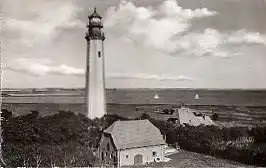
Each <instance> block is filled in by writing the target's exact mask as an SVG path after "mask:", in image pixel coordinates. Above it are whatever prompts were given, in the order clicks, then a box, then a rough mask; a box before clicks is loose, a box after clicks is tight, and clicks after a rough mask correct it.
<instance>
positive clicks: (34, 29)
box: [1, 0, 266, 89]
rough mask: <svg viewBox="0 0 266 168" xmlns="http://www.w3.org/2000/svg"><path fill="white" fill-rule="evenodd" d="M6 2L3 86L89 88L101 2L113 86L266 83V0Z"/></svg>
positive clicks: (265, 85) (108, 72)
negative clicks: (92, 29)
mask: <svg viewBox="0 0 266 168" xmlns="http://www.w3.org/2000/svg"><path fill="white" fill-rule="evenodd" d="M1 3H2V4H1V7H2V12H3V13H2V15H3V18H4V19H3V21H2V23H3V24H2V27H1V29H2V31H1V34H2V35H1V36H2V39H3V43H2V46H1V52H2V53H1V63H2V73H1V82H2V87H7V88H42V87H62V88H77V87H79V88H81V87H84V86H85V76H84V74H85V70H84V69H85V66H86V64H85V60H86V40H85V38H84V36H85V32H86V23H87V16H88V15H89V14H90V12H92V9H93V8H94V7H97V11H98V13H99V14H100V15H102V16H103V22H104V31H105V34H106V40H105V65H106V67H105V71H106V73H105V74H106V86H107V87H108V88H169V87H170V88H219V89H221V88H241V89H258V88H260V89H261V88H264V89H265V88H266V73H265V72H266V17H265V16H266V0H256V1H255V0H222V1H221V0H178V1H176V0H131V1H130V0H128V1H121V0H23V1H21V0H2V1H1Z"/></svg>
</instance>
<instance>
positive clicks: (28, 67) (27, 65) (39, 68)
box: [6, 58, 194, 81]
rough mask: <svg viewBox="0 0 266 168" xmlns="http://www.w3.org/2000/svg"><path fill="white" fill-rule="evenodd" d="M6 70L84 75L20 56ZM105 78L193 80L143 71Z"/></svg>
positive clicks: (113, 74)
mask: <svg viewBox="0 0 266 168" xmlns="http://www.w3.org/2000/svg"><path fill="white" fill-rule="evenodd" d="M6 69H8V70H11V71H15V72H20V73H24V74H29V75H32V76H37V77H41V76H46V75H50V74H53V75H71V76H80V77H84V75H85V71H84V69H79V68H74V67H71V66H67V65H64V64H62V65H59V66H53V65H52V63H51V61H50V60H46V59H28V58H20V59H17V60H14V61H12V62H11V63H10V64H9V65H8V66H7V68H6ZM106 75H107V76H106V77H107V78H119V79H140V80H142V79H144V80H159V81H164V80H175V81H193V80H194V79H193V78H191V77H188V76H183V75H180V76H168V75H155V74H145V73H136V74H135V73H110V72H109V73H108V72H107V74H106Z"/></svg>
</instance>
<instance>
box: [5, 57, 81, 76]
mask: <svg viewBox="0 0 266 168" xmlns="http://www.w3.org/2000/svg"><path fill="white" fill-rule="evenodd" d="M7 69H8V70H12V71H15V72H21V73H25V74H29V75H33V76H45V75H48V74H56V75H74V76H83V75H84V70H83V69H78V68H74V67H71V66H67V65H64V64H62V65H59V66H52V65H51V61H50V60H45V59H28V58H20V59H17V60H14V61H12V62H11V63H10V64H9V65H8V66H7Z"/></svg>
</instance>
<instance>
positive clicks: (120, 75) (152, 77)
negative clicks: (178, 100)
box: [108, 73, 194, 81]
mask: <svg viewBox="0 0 266 168" xmlns="http://www.w3.org/2000/svg"><path fill="white" fill-rule="evenodd" d="M108 77H109V78H119V79H122V78H127V79H128V78H131V79H132V78H135V79H144V80H159V81H164V80H175V81H193V80H194V79H193V78H191V77H188V76H183V75H180V76H168V75H155V74H145V73H137V74H124V73H111V74H109V75H108Z"/></svg>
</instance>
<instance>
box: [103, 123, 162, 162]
mask: <svg viewBox="0 0 266 168" xmlns="http://www.w3.org/2000/svg"><path fill="white" fill-rule="evenodd" d="M165 148H166V143H165V141H164V139H163V136H162V135H161V133H160V130H159V129H158V128H156V127H155V126H154V125H153V124H152V123H151V122H150V121H149V120H131V121H116V122H114V123H113V124H112V125H111V126H110V127H108V128H107V129H106V130H104V133H103V135H102V137H101V140H100V143H99V149H98V156H99V159H100V160H101V161H102V163H104V164H106V165H114V166H118V167H120V166H132V165H144V164H145V163H151V162H160V161H163V160H164V159H165V157H164V156H165Z"/></svg>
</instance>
